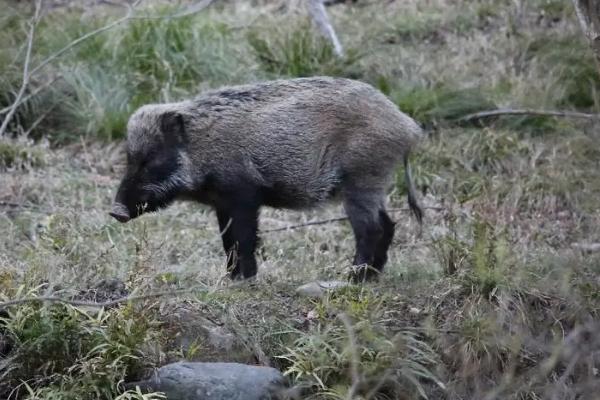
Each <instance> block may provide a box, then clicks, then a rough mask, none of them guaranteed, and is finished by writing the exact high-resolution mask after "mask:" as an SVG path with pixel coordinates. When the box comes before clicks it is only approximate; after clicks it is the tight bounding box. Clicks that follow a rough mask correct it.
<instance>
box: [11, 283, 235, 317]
mask: <svg viewBox="0 0 600 400" xmlns="http://www.w3.org/2000/svg"><path fill="white" fill-rule="evenodd" d="M244 284H246V282H245V281H240V282H233V283H230V284H229V285H227V286H223V287H220V288H214V287H213V288H210V287H207V286H206V285H202V286H193V287H190V288H185V289H175V290H165V291H161V292H154V293H146V294H140V295H129V296H124V297H120V298H118V299H114V300H109V301H104V302H100V303H98V302H94V301H85V300H73V299H65V298H62V297H57V296H39V297H24V298H21V299H14V300H8V301H4V302H0V310H3V309H5V308H7V307H10V306H14V305H19V304H25V303H36V302H45V303H61V304H68V305H71V306H75V307H93V308H106V307H111V306H115V305H117V304H122V303H129V302H135V301H142V300H148V299H154V298H158V297H174V296H179V295H182V294H188V293H195V292H203V293H214V292H216V291H220V290H225V289H231V288H235V287H238V286H241V285H244Z"/></svg>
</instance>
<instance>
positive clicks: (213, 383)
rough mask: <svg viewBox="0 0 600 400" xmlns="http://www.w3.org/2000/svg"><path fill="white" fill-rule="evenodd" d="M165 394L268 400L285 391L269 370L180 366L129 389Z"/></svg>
mask: <svg viewBox="0 0 600 400" xmlns="http://www.w3.org/2000/svg"><path fill="white" fill-rule="evenodd" d="M135 386H139V387H140V388H141V389H142V390H144V391H158V392H163V393H165V395H166V396H167V398H168V399H169V400H268V399H274V398H276V397H277V393H278V392H279V391H281V390H282V389H283V388H284V387H285V378H284V377H283V375H282V374H281V372H279V371H278V370H276V369H274V368H269V367H261V366H254V365H245V364H238V363H203V362H178V363H174V364H168V365H165V366H164V367H161V368H159V369H158V370H157V371H156V373H155V374H154V376H153V377H151V378H150V379H148V380H146V381H142V382H136V383H132V384H129V385H127V387H132V388H134V387H135Z"/></svg>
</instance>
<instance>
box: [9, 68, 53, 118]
mask: <svg viewBox="0 0 600 400" xmlns="http://www.w3.org/2000/svg"><path fill="white" fill-rule="evenodd" d="M59 78H60V77H59V76H57V77H54V78H52V79H51V80H50V81H48V82H46V83H45V84H43V85H42V86H40V87H38V88H36V89H35V90H34V91H33V92H31V93H29V94H28V95H27V96H25V97H23V98H22V99H21V101H20V103H21V104H23V103H26V102H27V101H29V99H31V98H32V97H35V96H37V95H38V94H40V92H42V91H44V90H46V89H48V88H49V87H50V86H52V84H53V83H54V82H56V81H57V80H58V79H59ZM12 108H13V106H12V105H10V106H6V107H4V108H3V109H0V115H2V114H6V113H7V112H9V111H10V110H12Z"/></svg>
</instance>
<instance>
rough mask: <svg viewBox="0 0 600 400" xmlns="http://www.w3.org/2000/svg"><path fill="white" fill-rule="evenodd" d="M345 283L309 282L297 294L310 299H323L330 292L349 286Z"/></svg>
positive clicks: (298, 289) (299, 288)
mask: <svg viewBox="0 0 600 400" xmlns="http://www.w3.org/2000/svg"><path fill="white" fill-rule="evenodd" d="M348 285H349V283H348V282H344V281H315V282H309V283H306V284H304V285H302V286H299V287H298V288H297V289H296V293H298V294H299V295H301V296H305V297H310V298H316V299H318V298H322V297H323V296H324V295H325V293H326V292H327V291H328V290H336V289H341V288H344V287H346V286H348Z"/></svg>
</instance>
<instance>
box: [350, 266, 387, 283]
mask: <svg viewBox="0 0 600 400" xmlns="http://www.w3.org/2000/svg"><path fill="white" fill-rule="evenodd" d="M379 274H380V271H378V270H377V269H375V268H373V267H372V266H370V265H356V266H353V267H352V270H351V271H350V277H349V280H350V282H352V283H363V282H367V281H373V280H376V279H377V278H378V277H379Z"/></svg>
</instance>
